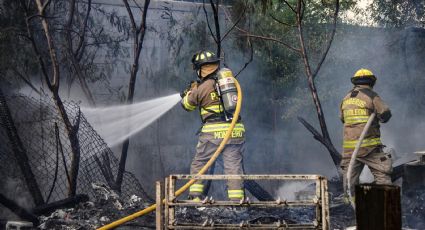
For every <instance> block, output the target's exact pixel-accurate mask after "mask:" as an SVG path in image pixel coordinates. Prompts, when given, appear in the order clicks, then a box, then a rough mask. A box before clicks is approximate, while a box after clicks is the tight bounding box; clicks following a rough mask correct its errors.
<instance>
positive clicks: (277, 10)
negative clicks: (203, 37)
mask: <svg viewBox="0 0 425 230" xmlns="http://www.w3.org/2000/svg"><path fill="white" fill-rule="evenodd" d="M251 4H252V3H251ZM262 4H263V9H262V13H263V14H268V17H269V18H267V19H264V18H265V17H264V16H263V15H259V14H257V15H256V17H260V18H261V19H257V20H258V21H259V22H260V23H259V25H258V28H259V31H261V32H263V34H254V33H251V32H250V31H248V30H246V29H243V28H239V27H238V29H239V31H240V32H241V33H242V34H241V36H245V37H251V38H253V39H259V40H265V41H270V42H275V43H278V44H280V45H282V46H283V47H285V48H286V49H289V50H290V51H291V52H293V53H295V54H296V55H297V56H298V57H299V60H301V61H302V64H303V67H304V72H305V76H306V78H307V85H308V88H309V91H310V93H311V97H312V100H313V105H314V107H315V110H316V113H317V118H318V121H319V125H320V130H321V133H319V132H318V131H317V130H316V129H315V128H314V127H313V126H312V125H310V124H309V123H308V122H307V121H306V120H305V119H303V118H301V117H298V119H299V120H300V122H301V123H302V124H303V125H304V126H305V127H306V128H307V129H308V130H309V131H310V132H312V133H313V137H314V138H315V139H316V140H318V141H319V142H320V143H322V144H323V145H324V146H325V147H326V148H327V150H328V151H329V153H330V155H331V157H332V160H333V162H334V164H335V165H336V166H338V165H339V162H340V154H339V153H338V151H337V150H336V148H335V147H334V145H333V144H332V140H331V138H330V135H329V132H328V129H327V125H326V120H325V115H324V112H323V109H322V105H321V102H320V98H319V95H318V92H317V89H316V84H315V80H316V76H317V75H318V73H319V71H320V68H321V66H322V64H323V62H324V61H325V59H326V56H327V54H328V51H329V49H330V47H331V44H332V41H333V38H334V35H335V32H336V24H337V18H338V12H339V10H340V2H339V0H336V1H326V2H324V1H309V2H305V1H302V0H297V1H282V2H277V1H262ZM251 8H253V7H252V6H251ZM261 20H264V21H265V22H264V23H261V22H262V21H261ZM267 23H269V24H271V25H273V26H272V28H271V29H267V28H264V27H262V25H263V24H267ZM276 24H277V25H279V27H278V28H281V29H276V27H277V26H276ZM329 24H330V25H331V27H330V28H329ZM264 30H266V32H267V33H269V34H268V35H264ZM279 30H280V31H282V33H281V34H285V35H284V36H279V35H278V34H272V35H270V33H276V31H279ZM306 30H308V31H309V32H310V34H306ZM279 37H280V38H279ZM326 40H327V41H326ZM323 44H326V45H325V47H324V49H323ZM269 52H270V53H271V50H269ZM320 53H321V54H320ZM317 54H320V55H317ZM293 58H294V57H291V59H292V60H294V59H293ZM312 63H315V67H314V68H313V67H312V66H313V64H312ZM293 70H294V69H293ZM282 72H287V71H282Z"/></svg>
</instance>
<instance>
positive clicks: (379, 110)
mask: <svg viewBox="0 0 425 230" xmlns="http://www.w3.org/2000/svg"><path fill="white" fill-rule="evenodd" d="M373 105H374V106H375V112H376V116H377V117H378V119H379V121H380V122H382V123H385V122H387V121H389V120H390V118H391V110H390V108H389V107H388V105H387V104H385V102H384V101H383V100H382V99H381V98H380V97H379V96H376V97H374V98H373Z"/></svg>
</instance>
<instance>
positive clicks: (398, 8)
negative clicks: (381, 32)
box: [368, 0, 425, 27]
mask: <svg viewBox="0 0 425 230" xmlns="http://www.w3.org/2000/svg"><path fill="white" fill-rule="evenodd" d="M368 10H370V11H371V14H372V18H373V19H374V20H375V21H376V22H377V23H378V24H379V25H382V26H385V27H407V26H424V25H425V1H423V0H390V1H388V0H375V1H373V2H372V4H371V5H370V6H369V8H368Z"/></svg>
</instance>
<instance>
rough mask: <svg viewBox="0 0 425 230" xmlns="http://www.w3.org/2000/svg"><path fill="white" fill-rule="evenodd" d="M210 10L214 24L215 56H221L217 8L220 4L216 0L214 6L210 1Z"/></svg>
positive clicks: (211, 0) (218, 0)
mask: <svg viewBox="0 0 425 230" xmlns="http://www.w3.org/2000/svg"><path fill="white" fill-rule="evenodd" d="M210 4H211V8H212V10H213V13H214V24H215V36H216V43H217V56H218V57H220V56H221V35H220V21H219V20H218V6H219V4H220V0H216V4H214V1H213V0H210Z"/></svg>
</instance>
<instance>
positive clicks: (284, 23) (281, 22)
mask: <svg viewBox="0 0 425 230" xmlns="http://www.w3.org/2000/svg"><path fill="white" fill-rule="evenodd" d="M269 15H270V17H271V18H273V19H274V20H275V21H276V22H278V23H280V24H282V25H284V26H289V27H297V26H296V25H291V24H289V23H286V22H284V21H282V20H279V19H278V18H276V17H275V16H274V15H273V14H269Z"/></svg>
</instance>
